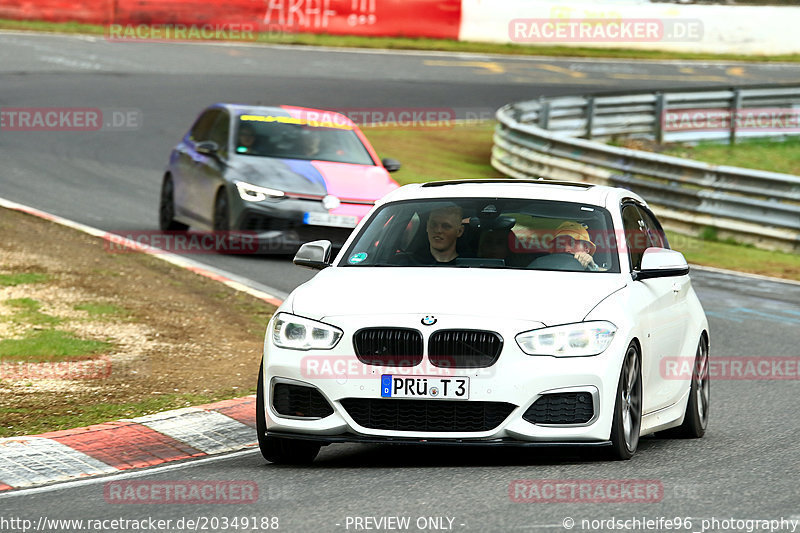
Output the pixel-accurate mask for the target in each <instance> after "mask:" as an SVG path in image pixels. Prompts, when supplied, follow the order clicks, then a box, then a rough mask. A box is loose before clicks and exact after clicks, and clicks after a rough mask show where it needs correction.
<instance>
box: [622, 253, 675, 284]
mask: <svg viewBox="0 0 800 533" xmlns="http://www.w3.org/2000/svg"><path fill="white" fill-rule="evenodd" d="M688 273H689V264H688V263H687V262H686V258H685V257H683V254H682V253H680V252H676V251H675V250H668V249H666V248H656V247H651V248H648V249H646V250H645V251H644V255H643V256H642V267H641V269H640V270H634V271H633V273H632V276H633V279H634V281H640V280H643V279H652V278H667V277H672V276H684V275H686V274H688Z"/></svg>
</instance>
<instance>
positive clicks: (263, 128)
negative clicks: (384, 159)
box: [234, 115, 375, 165]
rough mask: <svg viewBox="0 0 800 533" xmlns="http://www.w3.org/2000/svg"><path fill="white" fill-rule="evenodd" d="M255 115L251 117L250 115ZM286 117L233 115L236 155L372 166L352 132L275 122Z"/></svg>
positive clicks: (341, 128) (366, 152)
mask: <svg viewBox="0 0 800 533" xmlns="http://www.w3.org/2000/svg"><path fill="white" fill-rule="evenodd" d="M253 117H255V118H253ZM258 118H260V119H270V118H272V119H281V118H286V117H262V116H260V115H245V120H243V118H242V116H240V117H238V118H237V126H236V131H235V137H234V146H235V151H236V153H237V154H239V155H247V156H255V157H278V158H281V159H306V160H317V161H334V162H337V163H353V164H357V165H374V164H375V162H374V161H373V160H372V158H371V157H370V155H369V152H368V151H367V149H366V147H365V146H364V144H363V143H362V142H361V139H359V138H358V135H356V132H355V131H354V130H353V129H351V128H348V127H346V126H343V127H339V128H328V127H320V126H313V125H310V124H305V123H302V121H299V122H301V123H298V124H292V123H284V122H278V121H277V120H272V121H269V120H256V119H258Z"/></svg>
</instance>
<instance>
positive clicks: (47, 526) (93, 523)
mask: <svg viewBox="0 0 800 533" xmlns="http://www.w3.org/2000/svg"><path fill="white" fill-rule="evenodd" d="M276 530H280V519H279V518H278V517H277V516H232V517H228V516H203V515H198V516H193V517H181V518H175V519H161V518H153V517H152V516H148V517H143V518H140V519H130V518H98V519H93V518H71V519H63V518H48V517H46V516H39V517H37V518H35V519H28V518H21V517H5V516H0V531H3V532H8V533H11V532H14V533H16V532H21V533H28V532H33V531H35V532H37V533H62V532H64V531H93V532H95V533H103V532H109V531H152V532H155V531H157V532H159V533H172V532H175V533H181V532H183V531H214V532H217V531H232V532H233V531H276Z"/></svg>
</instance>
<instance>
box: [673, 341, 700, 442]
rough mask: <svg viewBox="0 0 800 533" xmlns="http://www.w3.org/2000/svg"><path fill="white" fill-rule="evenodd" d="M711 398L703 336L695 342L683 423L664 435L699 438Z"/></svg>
mask: <svg viewBox="0 0 800 533" xmlns="http://www.w3.org/2000/svg"><path fill="white" fill-rule="evenodd" d="M710 400H711V382H710V380H709V372H708V341H707V340H706V338H705V336H703V337H701V338H700V342H699V343H698V344H697V353H696V354H695V357H694V367H693V369H692V385H691V387H690V389H689V402H688V403H687V404H686V414H685V415H684V417H683V424H681V425H680V426H678V427H676V428H672V429H669V430H667V431H665V432H664V436H665V437H675V438H681V439H699V438H700V437H702V436H703V435H705V434H706V428H707V427H708V407H709V403H710Z"/></svg>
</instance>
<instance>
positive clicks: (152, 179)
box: [0, 33, 800, 532]
mask: <svg viewBox="0 0 800 533" xmlns="http://www.w3.org/2000/svg"><path fill="white" fill-rule="evenodd" d="M797 80H800V66H796V65H761V66H758V65H746V64H733V63H731V64H721V63H714V64H705V63H703V64H694V63H691V64H690V63H687V62H674V63H673V62H667V63H647V62H631V61H602V60H590V61H585V60H568V59H559V60H555V59H546V58H545V59H516V58H505V57H488V56H487V57H481V56H475V55H469V56H458V55H441V54H418V53H382V52H358V51H353V52H347V51H322V50H314V49H299V48H275V47H270V48H267V47H252V46H246V45H236V46H215V45H186V44H156V43H138V44H132V43H108V42H105V41H103V40H102V39H96V38H78V37H62V36H38V35H17V34H8V33H4V34H0V106H2V107H60V106H69V107H91V108H102V109H134V110H137V111H138V112H140V113H141V116H142V117H143V123H142V125H141V127H139V128H136V129H134V130H131V131H101V132H94V133H85V132H82V133H69V132H61V133H54V132H2V133H0V196H2V197H4V198H8V199H10V200H13V201H16V202H20V203H23V204H27V205H31V206H33V207H36V208H39V209H42V210H45V211H49V212H51V213H54V214H57V215H60V216H64V217H66V218H70V219H72V220H76V221H78V222H82V223H85V224H89V225H91V226H95V227H98V228H101V229H105V230H154V229H156V207H157V200H158V190H159V186H160V179H161V175H162V173H163V168H164V165H165V163H166V158H167V155H168V153H169V150H170V148H171V146H172V145H173V144H174V143H175V142H177V140H178V139H179V138H180V136H181V135H182V134H183V132H184V131H185V129H186V128H187V127H188V125H189V124H190V123H191V122H192V120H193V119H194V117H195V116H196V114H197V113H198V112H199V110H200V109H201V108H203V107H204V106H205V105H207V104H209V103H212V102H215V101H223V100H227V101H244V102H264V103H285V104H294V105H305V106H311V107H323V108H324V107H359V108H363V107H448V108H453V109H456V110H458V112H459V114H460V115H461V116H463V117H464V118H469V117H471V116H479V115H481V114H487V116H488V115H491V113H492V112H493V110H494V109H496V108H497V107H499V106H500V105H503V104H505V103H508V102H511V101H516V100H523V99H526V98H535V97H537V96H540V95H544V94H581V93H585V92H590V91H606V90H608V91H611V90H625V89H632V88H643V89H644V88H654V87H679V86H708V85H715V84H717V85H732V84H745V83H766V82H772V81H775V82H779V81H797ZM381 155H382V156H391V155H392V154H388V153H387V154H381ZM194 258H195V259H198V260H200V261H203V262H205V263H208V264H210V265H212V266H215V267H217V268H221V269H225V270H227V271H230V272H233V273H235V274H237V275H239V276H242V277H245V278H248V279H250V280H252V281H253V283H254V284H258V285H261V286H268V287H271V288H273V289H274V290H273V293H274V294H276V295H277V296H282V295H284V294H285V293H287V292H288V291H290V290H291V289H292V288H293V287H294V286H296V285H297V284H299V283H301V282H302V281H304V280H305V279H308V277H309V276H310V273H309V272H308V271H305V270H302V269H299V268H296V267H293V266H292V265H291V264H290V261H289V259H288V258H286V257H278V258H254V257H236V256H217V255H208V256H194ZM692 279H693V283H694V286H695V288H696V290H697V292H698V294H699V295H700V298H701V300H702V302H703V305H704V307H705V309H706V311H707V313H708V316H709V321H710V323H711V336H712V337H711V338H712V350H711V354H712V357H717V358H725V357H738V358H743V357H752V358H764V357H787V356H795V357H797V356H798V345H800V333H798V332H800V328H799V327H798V326H800V287H799V286H796V285H789V284H782V283H774V282H769V281H761V280H755V279H752V278H746V277H740V276H729V275H725V274H716V273H710V272H700V271H695V272H694V273H693V275H692ZM255 371H256V369H254V375H253V379H254V380H255ZM774 377H775V376H774V375H773V376H772V378H771V379H749V380H736V379H725V378H721V379H718V380H716V381H714V382H713V383H712V406H711V407H712V411H711V425H710V428H709V431H708V433H707V434H706V437H705V438H704V439H702V440H698V441H688V440H687V441H684V440H666V439H659V438H645V439H643V441H642V442H641V444H640V449H639V453H638V454H637V455H636V456H635V457H634V458H633V459H632V460H631V461H627V462H608V461H606V460H604V458H603V457H602V455H601V454H600V453H598V452H596V451H586V450H585V449H581V450H578V449H494V448H488V449H487V448H481V449H475V448H452V447H405V446H399V447H394V446H378V445H364V446H356V445H334V446H330V447H327V448H324V449H323V451H322V452H321V454H320V456H319V458H318V459H317V461H316V462H315V463H314V465H313V466H311V467H305V468H293V467H279V466H272V465H268V464H266V463H265V462H264V461H263V460H262V459H261V458H260V456H259V454H258V452H256V451H247V452H240V453H237V454H232V455H229V456H223V457H220V458H215V459H212V460H199V461H189V462H186V463H181V464H178V465H173V466H170V467H160V468H154V469H151V470H146V471H142V472H138V473H136V474H133V475H135V476H136V477H135V478H129V477H123V478H121V479H135V480H137V481H153V482H165V481H176V480H180V481H188V480H251V481H254V482H255V483H256V484H257V485H258V487H259V498H258V502H257V503H253V504H236V503H228V504H219V505H174V504H173V505H159V504H149V505H147V504H136V505H124V504H116V503H109V502H107V501H106V500H105V499H104V496H103V495H104V492H103V490H104V487H105V486H106V485H105V484H106V483H107V482H108V481H109V480H110V479H111V478H101V479H96V480H92V481H89V482H72V483H66V484H58V485H53V486H50V487H45V488H44V489H34V490H31V491H16V492H13V493H9V494H6V495H1V496H0V518H5V519H10V518H22V519H30V520H33V521H34V522H35V523H36V522H38V520H39V518H41V517H47V518H48V519H61V518H64V519H66V518H70V519H84V520H86V519H115V518H122V519H128V520H143V519H148V518H155V519H164V520H167V519H170V520H172V524H171V527H170V528H168V529H165V530H167V531H179V530H186V529H187V527H186V526H185V524H184V527H183V529H179V528H178V524H177V521H178V520H179V519H181V518H184V519H187V518H194V519H196V518H198V517H208V518H211V517H216V518H217V519H222V518H228V519H233V518H234V517H237V516H239V517H243V516H246V517H256V518H258V519H259V523H260V519H261V518H262V517H278V519H279V526H280V527H279V530H281V531H312V530H313V531H320V532H324V531H356V530H362V531H363V530H366V529H358V528H357V527H356V524H355V521H354V520H353V518H354V517H374V518H376V519H380V518H381V517H384V518H385V517H390V516H397V517H409V518H410V520H411V526H410V527H409V529H408V530H409V531H418V530H434V527H433V525H432V524H435V522H427V523H423V522H422V521H421V522H419V525H422V526H423V527H417V526H418V523H417V520H418V519H425V518H427V517H448V518H452V519H453V520H452V523H451V522H450V521H449V520H448V519H444V521H443V524H444V526H448V527H450V528H451V529H450V530H455V531H458V530H464V531H467V530H469V531H515V530H530V531H566V530H567V529H566V528H565V526H564V524H565V520H566V519H567V518H572V519H574V520H575V525H574V528H573V530H574V531H608V530H612V528H611V527H609V526H608V524H605V525H601V524H597V523H595V524H592V523H582V520H601V519H604V520H608V519H610V518H616V519H621V520H625V519H632V518H637V519H639V520H644V519H653V520H658V519H659V517H663V518H665V519H674V518H677V517H691V524H683V525H684V526H687V525H688V526H689V527H675V525H674V524H673V527H672V528H671V529H670V528H669V527H668V526H666V525H665V523H663V522H662V523H661V524H660V525H659V524H658V523H656V524H650V526H651V527H649V528H647V527H646V526H647V524H644V525H640V526H639V527H636V528H634V530H640V531H643V530H650V531H668V530H673V531H701V530H702V529H703V526H704V525H707V526H709V527H707V528H705V529H706V530H713V531H746V530H747V529H746V528H747V525H746V524H745V523H744V522H742V523H739V524H737V523H730V522H727V523H726V522H724V520H730V519H732V518H733V519H778V520H780V519H781V518H784V519H787V520H788V519H792V518H793V519H795V520H797V519H800V508H799V506H798V502H799V501H800V497H798V491H797V479H798V477H799V476H800V445H798V440H799V439H800V417H798V415H797V410H796V403H797V402H796V397H797V394H798V380H797V379H796V377H795V379H789V380H781V379H774ZM124 476H130V474H127V475H124ZM526 479H528V480H547V479H550V480H630V479H637V480H655V481H656V482H658V483H659V484H660V486H661V487H663V493H662V494H661V497H660V498H658V500H659V501H655V502H647V503H642V502H636V503H587V502H584V501H577V502H565V501H563V500H560V501H559V502H557V503H516V502H513V501H512V500H511V498H510V497H509V486H510V485H511V483H512V482H513V481H514V480H526ZM348 517H350V518H349V519H348ZM712 518H716V519H717V520H719V521H720V522H718V523H716V524H714V523H705V524H704V523H703V520H704V519H705V520H711V519H712ZM348 520H349V521H348ZM566 523H567V524H569V520H567V521H566ZM229 524H230V523H229ZM362 524H363V525H367V523H364V522H362ZM0 525H3V523H2V522H1V521H0ZM17 525H19V523H18V524H17ZM205 525H206V526H207V529H205V530H207V531H223V530H226V529H224V528H223V527H222V523H221V522H218V523H215V522H213V521H209V522H208V523H206V524H205ZM369 525H371V526H372V527H375V523H374V522H370V523H369ZM633 525H634V526H636V524H633ZM751 525H752V524H751ZM0 529H2V530H3V531H21V529H19V528H13V526H12V525H11V524H10V523H6V524H5V525H4V526H3V527H2V528H0ZM199 529H201V530H202V528H199ZM265 529H266V528H252V527H249V528H242V527H238V528H233V527H230V525H229V527H228V529H227V531H237V530H238V531H245V530H246V531H263V530H265ZM375 529H384V530H393V529H391V528H385V527H384V528H375ZM616 529H617V530H619V529H621V528H620V527H617V528H616ZM44 530H47V531H73V530H74V531H77V530H81V529H77V528H75V527H66V526H65V525H63V524H62V525H58V524H51V525H50V527H49V529H44ZM82 530H84V531H86V530H96V529H91V528H90V529H86V524H85V525H84V529H82ZM112 530H113V531H123V530H133V529H130V528H128V529H125V528H124V527H120V526H117V527H114V526H112V525H111V524H108V526H107V529H101V531H112ZM779 530H781V531H792V529H791V526H789V527H788V528H782V529H779Z"/></svg>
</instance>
